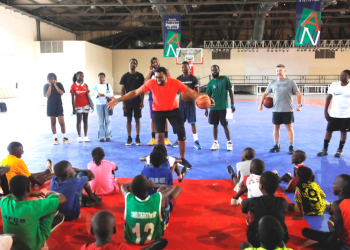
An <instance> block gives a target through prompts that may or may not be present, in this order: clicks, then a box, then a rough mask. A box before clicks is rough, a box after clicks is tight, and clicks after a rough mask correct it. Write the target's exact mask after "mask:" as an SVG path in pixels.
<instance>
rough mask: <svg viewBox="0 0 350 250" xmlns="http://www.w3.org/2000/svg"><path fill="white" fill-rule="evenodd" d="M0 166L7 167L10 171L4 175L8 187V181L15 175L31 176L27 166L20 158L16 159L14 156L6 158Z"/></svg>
mask: <svg viewBox="0 0 350 250" xmlns="http://www.w3.org/2000/svg"><path fill="white" fill-rule="evenodd" d="M0 165H2V166H6V167H9V168H10V170H9V171H8V172H7V173H6V178H7V181H8V183H9V185H10V180H11V179H12V177H14V176H16V175H24V176H26V177H29V176H31V175H32V174H31V173H30V172H29V170H28V167H27V165H26V164H25V163H24V161H23V160H22V159H20V158H17V157H16V156H14V155H8V156H6V157H5V158H4V159H3V160H2V161H1V162H0Z"/></svg>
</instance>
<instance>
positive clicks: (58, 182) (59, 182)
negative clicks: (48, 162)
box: [50, 161, 102, 221]
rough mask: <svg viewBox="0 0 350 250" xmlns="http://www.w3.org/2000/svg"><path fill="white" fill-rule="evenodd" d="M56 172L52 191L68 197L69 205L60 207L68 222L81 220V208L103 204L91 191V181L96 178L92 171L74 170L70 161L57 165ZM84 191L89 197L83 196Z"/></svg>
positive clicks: (52, 180) (52, 182)
mask: <svg viewBox="0 0 350 250" xmlns="http://www.w3.org/2000/svg"><path fill="white" fill-rule="evenodd" d="M54 171H55V175H56V176H55V177H52V179H51V185H50V190H53V191H56V192H59V193H62V194H63V195H64V196H66V198H67V203H66V204H64V205H62V206H60V207H59V210H60V212H62V213H63V214H64V215H65V217H66V218H65V220H66V221H70V220H75V219H77V218H79V215H80V207H81V206H82V207H92V206H95V205H99V204H100V203H101V202H102V198H101V197H98V196H96V195H95V194H93V193H92V191H91V187H90V184H89V180H92V179H93V178H94V177H95V176H94V174H93V173H92V172H91V171H90V170H82V169H73V168H72V165H71V164H70V163H69V162H68V161H60V162H58V163H56V164H55V166H54ZM86 175H87V176H88V177H87V176H86ZM83 189H84V190H85V192H86V193H87V195H88V197H86V196H85V195H84V196H83Z"/></svg>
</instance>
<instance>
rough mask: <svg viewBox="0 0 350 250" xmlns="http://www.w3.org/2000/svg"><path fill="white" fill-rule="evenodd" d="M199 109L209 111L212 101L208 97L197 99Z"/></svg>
mask: <svg viewBox="0 0 350 250" xmlns="http://www.w3.org/2000/svg"><path fill="white" fill-rule="evenodd" d="M196 104H197V107H198V108H200V109H208V108H209V107H210V104H211V101H210V98H209V96H208V95H201V96H198V97H197V98H196Z"/></svg>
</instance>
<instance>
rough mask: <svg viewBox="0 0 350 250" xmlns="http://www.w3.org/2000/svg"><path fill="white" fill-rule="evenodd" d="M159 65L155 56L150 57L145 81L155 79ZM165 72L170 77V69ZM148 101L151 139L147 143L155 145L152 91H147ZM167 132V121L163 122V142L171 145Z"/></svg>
mask: <svg viewBox="0 0 350 250" xmlns="http://www.w3.org/2000/svg"><path fill="white" fill-rule="evenodd" d="M159 67H160V63H159V60H158V58H157V57H152V59H151V66H150V67H149V68H148V72H147V74H146V76H145V82H146V81H148V80H149V79H155V71H156V69H157V68H159ZM166 72H167V76H168V77H171V75H170V71H169V70H168V69H166ZM148 102H149V110H150V116H151V131H152V139H151V141H150V142H149V143H148V146H154V145H156V127H155V125H154V121H153V113H152V111H153V109H152V107H153V105H152V104H153V97H152V91H149V96H148ZM168 133H169V124H168V121H166V122H165V139H164V143H165V145H167V146H171V142H170V141H169V139H168Z"/></svg>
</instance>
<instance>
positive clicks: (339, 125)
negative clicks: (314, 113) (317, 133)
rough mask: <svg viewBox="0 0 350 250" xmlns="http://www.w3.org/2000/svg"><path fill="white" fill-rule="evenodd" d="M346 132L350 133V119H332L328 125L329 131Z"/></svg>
mask: <svg viewBox="0 0 350 250" xmlns="http://www.w3.org/2000/svg"><path fill="white" fill-rule="evenodd" d="M339 130H340V131H344V132H349V130H350V118H334V117H330V119H329V121H328V125H327V131H328V132H333V131H339Z"/></svg>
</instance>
